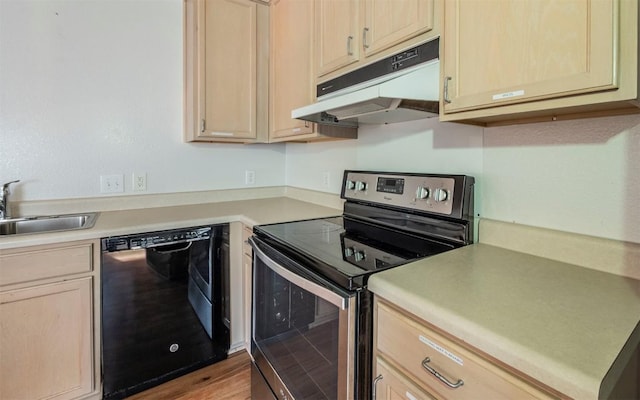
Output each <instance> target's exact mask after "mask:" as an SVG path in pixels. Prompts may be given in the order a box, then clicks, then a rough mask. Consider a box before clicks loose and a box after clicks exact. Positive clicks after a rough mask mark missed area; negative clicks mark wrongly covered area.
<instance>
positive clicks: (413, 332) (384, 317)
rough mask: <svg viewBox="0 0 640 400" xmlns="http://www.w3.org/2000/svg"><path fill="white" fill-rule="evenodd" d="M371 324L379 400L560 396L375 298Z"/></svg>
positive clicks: (539, 397) (462, 399)
mask: <svg viewBox="0 0 640 400" xmlns="http://www.w3.org/2000/svg"><path fill="white" fill-rule="evenodd" d="M374 323H375V327H376V328H375V336H374V357H375V360H376V365H375V370H374V373H373V376H374V377H378V378H377V382H376V385H375V386H376V390H377V393H379V394H378V396H377V399H378V400H380V399H393V398H398V397H395V395H394V393H395V394H401V395H403V396H401V397H408V396H406V393H410V394H411V395H412V396H413V397H415V398H416V399H430V398H438V399H460V400H464V399H477V398H483V399H485V398H486V399H496V400H497V399H551V398H557V397H558V395H559V394H557V393H555V392H552V391H551V390H547V388H543V387H542V385H541V384H538V383H535V382H533V381H530V380H528V379H525V378H524V377H523V376H522V375H520V374H518V373H516V371H513V370H509V369H507V368H504V367H503V366H500V365H497V364H496V362H495V361H493V360H491V359H489V358H488V357H487V356H485V355H483V354H480V353H479V352H478V351H476V350H474V349H471V348H469V347H467V346H465V345H463V344H462V343H461V342H460V341H458V340H457V339H455V338H453V337H451V336H450V335H448V334H446V333H444V332H442V331H440V330H438V329H437V328H435V327H433V326H431V325H429V324H428V323H426V322H424V321H422V320H420V319H418V318H417V317H415V316H412V315H411V314H408V313H406V312H404V311H402V310H400V309H397V308H395V307H394V306H392V305H390V304H388V303H386V302H384V301H381V300H380V299H379V298H376V300H375V306H374ZM429 369H431V372H430V371H429ZM436 374H439V376H436ZM445 380H446V381H448V383H445ZM560 397H562V396H560ZM409 398H411V397H409Z"/></svg>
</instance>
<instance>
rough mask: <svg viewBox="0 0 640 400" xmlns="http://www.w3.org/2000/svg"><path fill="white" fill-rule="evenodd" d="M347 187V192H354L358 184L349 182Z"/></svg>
mask: <svg viewBox="0 0 640 400" xmlns="http://www.w3.org/2000/svg"><path fill="white" fill-rule="evenodd" d="M345 187H346V189H347V190H353V189H355V187H356V183H355V182H354V181H347V182H346V183H345Z"/></svg>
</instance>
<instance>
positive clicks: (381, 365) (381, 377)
mask: <svg viewBox="0 0 640 400" xmlns="http://www.w3.org/2000/svg"><path fill="white" fill-rule="evenodd" d="M373 375H374V376H375V378H374V390H375V391H376V392H375V393H376V396H375V400H400V399H408V400H435V399H436V398H437V397H436V396H434V395H431V394H429V393H427V392H425V391H424V390H423V389H421V388H419V387H418V386H416V385H415V384H414V383H413V382H411V380H410V379H408V378H407V377H405V376H404V375H402V374H401V373H400V372H398V371H397V370H395V369H394V368H393V367H391V366H389V365H388V364H387V363H386V362H385V361H384V360H383V359H382V358H380V357H376V365H375V371H374V374H373Z"/></svg>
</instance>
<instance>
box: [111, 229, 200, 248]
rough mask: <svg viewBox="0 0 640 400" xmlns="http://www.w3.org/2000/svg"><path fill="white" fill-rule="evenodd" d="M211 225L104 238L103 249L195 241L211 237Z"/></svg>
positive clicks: (149, 246) (156, 245) (146, 246)
mask: <svg viewBox="0 0 640 400" xmlns="http://www.w3.org/2000/svg"><path fill="white" fill-rule="evenodd" d="M211 235H212V229H211V227H210V226H204V227H197V228H185V229H176V230H170V231H159V232H147V233H139V234H135V235H127V236H117V237H109V238H103V239H102V251H108V252H113V251H122V250H135V249H147V248H151V247H158V246H166V245H170V244H176V243H186V242H193V241H196V240H205V239H209V238H211Z"/></svg>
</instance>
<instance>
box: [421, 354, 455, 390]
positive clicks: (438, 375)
mask: <svg viewBox="0 0 640 400" xmlns="http://www.w3.org/2000/svg"><path fill="white" fill-rule="evenodd" d="M429 362H431V359H430V358H429V357H427V358H425V359H424V360H422V367H423V368H424V369H426V370H427V371H429V373H430V374H431V375H433V376H435V377H436V378H438V379H439V380H440V381H441V382H443V383H444V384H445V385H447V386H449V387H450V388H451V389H457V388H459V387H460V386H462V385H464V382H463V381H462V379H458V382H456V383H451V382H450V381H449V380H448V379H447V378H445V377H444V376H443V375H442V374H441V373H440V372H438V371H436V370H435V369H433V368H432V367H431V366H430V365H429Z"/></svg>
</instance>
